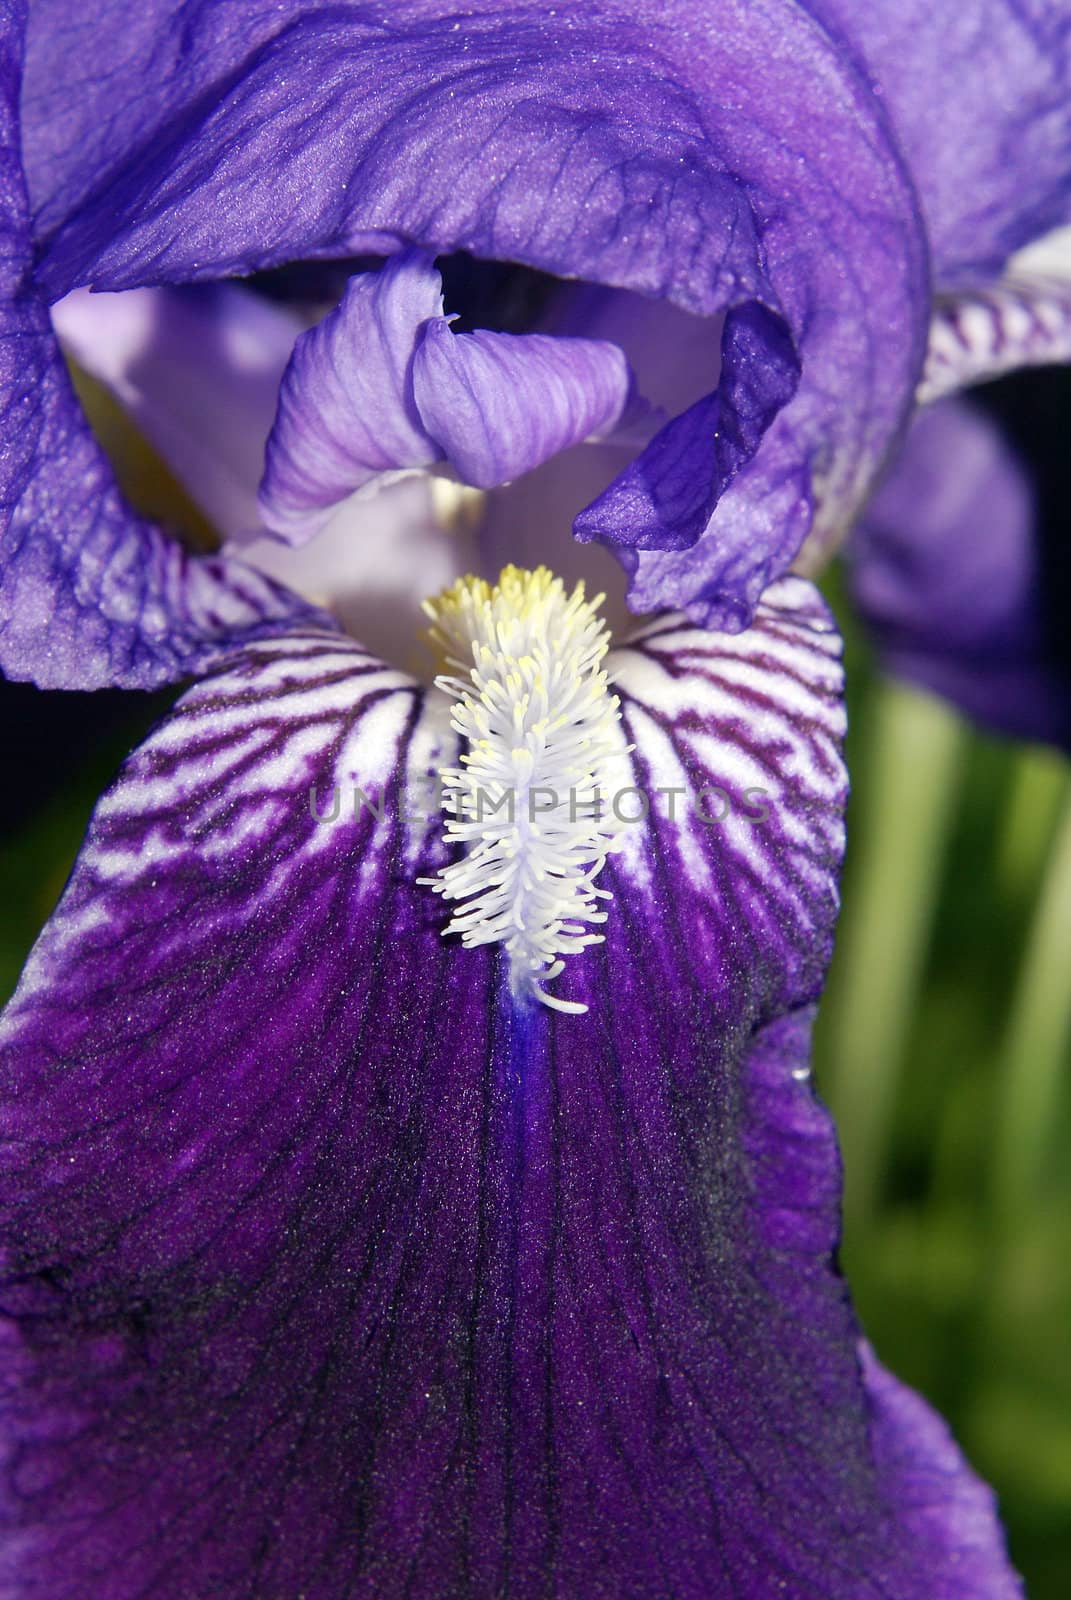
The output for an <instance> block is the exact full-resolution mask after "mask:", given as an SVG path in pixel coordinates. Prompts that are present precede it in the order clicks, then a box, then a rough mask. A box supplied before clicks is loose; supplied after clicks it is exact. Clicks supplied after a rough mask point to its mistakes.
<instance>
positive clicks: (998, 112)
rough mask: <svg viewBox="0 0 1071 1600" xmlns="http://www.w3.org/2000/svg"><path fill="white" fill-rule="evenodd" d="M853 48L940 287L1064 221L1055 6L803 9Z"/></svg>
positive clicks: (995, 264)
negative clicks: (884, 115) (916, 202)
mask: <svg viewBox="0 0 1071 1600" xmlns="http://www.w3.org/2000/svg"><path fill="white" fill-rule="evenodd" d="M809 9H810V10H811V11H812V12H813V13H814V14H816V15H818V16H820V17H822V18H824V19H825V20H826V21H827V23H828V25H829V27H830V29H831V31H833V32H834V33H837V32H839V33H840V34H841V35H842V36H843V37H844V39H845V40H846V41H850V42H852V43H854V45H855V46H856V47H857V48H858V49H859V51H860V52H861V55H862V57H863V59H864V61H865V63H866V69H867V71H868V73H869V74H870V76H871V78H872V79H873V81H874V84H875V88H876V90H877V92H878V93H879V94H880V95H881V97H882V99H883V100H884V102H885V104H886V105H887V107H888V109H889V115H890V117H891V119H892V122H893V125H894V126H895V129H896V132H897V136H898V137H899V139H900V142H901V144H902V147H903V150H904V153H905V155H906V156H907V160H908V164H909V166H910V168H911V171H912V174H913V176H914V180H915V183H916V185H917V186H918V190H919V193H920V196H921V199H922V206H923V211H924V214H925V217H926V225H927V233H928V235H929V239H930V247H931V252H932V257H933V264H934V273H935V276H936V279H937V282H938V284H939V285H945V286H952V285H957V286H958V285H960V284H962V283H963V282H964V281H967V282H970V281H975V282H977V281H978V280H979V279H980V278H981V279H985V278H991V277H994V276H995V275H996V274H997V273H999V271H1000V269H1001V267H1002V265H1003V264H1004V262H1005V261H1006V259H1007V258H1008V256H1010V255H1011V254H1012V252H1013V251H1015V250H1018V249H1019V248H1020V246H1022V245H1025V244H1027V243H1029V241H1030V240H1032V239H1035V238H1037V237H1038V235H1040V234H1042V233H1045V232H1046V231H1047V230H1048V229H1049V228H1053V227H1055V226H1056V225H1057V224H1059V223H1061V222H1066V221H1067V220H1068V219H1069V217H1071V14H1069V12H1068V9H1067V6H1066V5H1065V4H1064V3H1063V0H965V3H962V4H954V5H930V4H929V3H928V0H868V3H866V4H860V3H858V0H810V4H809Z"/></svg>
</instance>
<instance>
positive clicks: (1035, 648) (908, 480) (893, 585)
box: [849, 400, 1071, 747]
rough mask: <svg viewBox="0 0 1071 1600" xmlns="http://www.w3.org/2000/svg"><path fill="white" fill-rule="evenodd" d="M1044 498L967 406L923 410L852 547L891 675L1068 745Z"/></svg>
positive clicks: (992, 721) (859, 584) (1066, 695)
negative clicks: (1039, 504)
mask: <svg viewBox="0 0 1071 1600" xmlns="http://www.w3.org/2000/svg"><path fill="white" fill-rule="evenodd" d="M1036 523H1037V519H1036V506H1035V495H1034V491H1033V489H1032V486H1031V485H1030V483H1029V481H1028V480H1027V477H1026V474H1025V471H1024V469H1023V467H1022V466H1021V464H1020V462H1019V461H1018V459H1017V457H1016V456H1015V455H1014V454H1013V452H1012V450H1011V448H1010V447H1009V446H1008V444H1007V443H1006V442H1005V440H1004V439H1003V437H1002V435H1001V433H1000V430H999V429H998V428H997V427H996V426H994V424H993V423H992V422H991V421H990V420H989V419H988V418H987V417H986V416H985V415H984V414H983V413H982V412H980V411H978V410H977V409H975V408H974V407H971V406H969V405H967V404H965V403H964V402H957V401H952V400H943V401H940V402H938V403H937V404H935V405H934V406H932V407H930V408H928V409H927V410H925V411H923V412H921V413H920V414H919V416H918V417H917V418H916V420H915V422H914V423H913V425H912V427H911V430H910V432H909V434H908V436H907V440H906V442H905V444H904V448H903V451H902V453H901V455H900V457H899V459H898V461H897V463H896V466H895V467H894V469H893V471H892V472H891V473H890V474H889V476H888V478H887V479H886V481H885V482H884V483H883V484H882V486H881V488H880V489H879V490H878V493H877V494H876V495H875V496H874V498H873V500H872V501H871V503H870V506H869V507H868V509H867V513H866V517H865V519H864V521H863V523H862V524H861V525H860V527H859V528H858V529H857V530H856V532H855V534H854V535H853V540H852V544H851V546H850V547H849V556H850V563H851V578H852V589H853V594H854V598H855V601H856V604H857V605H858V608H859V610H860V612H861V614H862V616H863V617H864V619H865V620H866V622H867V624H868V625H869V627H870V630H871V632H872V633H873V635H874V638H875V641H876V643H877V646H878V650H879V654H880V657H881V660H882V662H883V664H884V665H885V666H886V667H887V669H888V670H889V671H890V672H893V673H895V674H896V675H897V676H899V677H903V678H906V679H908V680H909V681H910V682H913V683H917V684H919V685H920V686H921V687H923V688H926V689H931V690H933V691H934V692H935V693H937V694H941V695H944V696H945V697H946V698H947V699H949V700H951V701H953V702H954V704H956V705H958V706H959V707H961V709H962V710H964V711H965V712H966V713H967V714H968V715H969V716H972V717H975V718H977V720H978V721H980V722H982V723H985V724H987V725H989V726H991V727H993V728H996V729H998V730H1000V731H1002V732H1006V733H1011V734H1014V735H1016V736H1017V737H1020V738H1030V739H1043V740H1048V741H1051V742H1052V743H1055V744H1060V745H1063V746H1065V747H1066V746H1067V745H1068V744H1069V743H1071V680H1069V678H1068V675H1067V668H1066V665H1062V664H1061V660H1062V655H1063V653H1064V652H1062V650H1061V648H1060V647H1061V643H1062V637H1063V634H1064V632H1065V631H1066V630H1065V629H1064V624H1063V619H1062V618H1059V617H1052V616H1051V615H1050V613H1049V608H1048V607H1047V606H1046V604H1045V599H1046V597H1045V593H1044V582H1043V577H1042V566H1041V552H1040V548H1039V542H1038V541H1039V529H1038V528H1037V525H1036Z"/></svg>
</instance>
